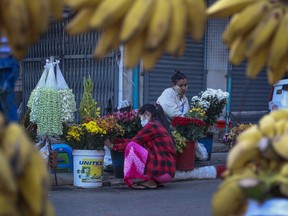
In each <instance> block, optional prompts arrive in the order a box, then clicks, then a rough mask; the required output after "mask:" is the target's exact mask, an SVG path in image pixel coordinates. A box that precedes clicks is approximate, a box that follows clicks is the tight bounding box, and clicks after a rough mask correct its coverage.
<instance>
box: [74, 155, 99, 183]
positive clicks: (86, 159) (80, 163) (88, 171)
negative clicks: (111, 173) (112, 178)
mask: <svg viewBox="0 0 288 216" xmlns="http://www.w3.org/2000/svg"><path fill="white" fill-rule="evenodd" d="M72 155H73V165H74V167H73V180H74V186H75V187H80V188H97V187H101V186H102V179H101V177H102V173H103V163H104V151H97V150H73V152H72Z"/></svg>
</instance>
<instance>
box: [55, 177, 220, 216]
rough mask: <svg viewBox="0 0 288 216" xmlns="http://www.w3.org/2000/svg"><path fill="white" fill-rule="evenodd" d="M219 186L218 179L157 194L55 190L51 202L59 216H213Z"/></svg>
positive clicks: (112, 189)
mask: <svg viewBox="0 0 288 216" xmlns="http://www.w3.org/2000/svg"><path fill="white" fill-rule="evenodd" d="M219 183H220V180H219V179H209V180H194V181H181V182H173V183H169V184H167V185H165V187H163V188H159V189H156V190H155V189H154V190H151V189H150V190H135V189H127V188H126V187H122V186H120V187H103V188H98V189H77V188H74V187H72V186H60V187H59V186H58V187H57V186H55V187H52V190H51V192H50V199H51V201H52V203H53V205H54V208H55V209H56V215H57V216H80V215H81V216H90V215H91V216H92V215H93V216H94V215H97V216H172V215H173V216H178V215H180V216H186V215H187V216H188V215H189V216H210V215H211V208H210V202H211V197H212V195H213V193H214V191H215V190H216V188H217V186H218V185H219Z"/></svg>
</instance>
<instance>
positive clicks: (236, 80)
mask: <svg viewBox="0 0 288 216" xmlns="http://www.w3.org/2000/svg"><path fill="white" fill-rule="evenodd" d="M246 65H247V64H246V63H242V64H241V65H239V66H237V67H235V66H233V68H232V90H231V111H232V112H243V113H242V114H241V115H238V116H236V119H237V120H238V121H239V122H241V123H249V122H251V123H257V122H258V120H259V118H260V117H261V116H263V113H265V112H266V111H267V112H268V101H269V93H270V90H271V86H270V85H269V83H268V81H267V75H266V70H263V71H261V73H260V74H259V75H258V76H257V77H256V79H254V80H249V79H248V78H247V77H246V74H245V70H246ZM254 111H255V112H254ZM245 113H246V114H245ZM249 113H250V114H249ZM253 113H254V114H253ZM236 119H234V122H235V121H236ZM232 121H233V118H232Z"/></svg>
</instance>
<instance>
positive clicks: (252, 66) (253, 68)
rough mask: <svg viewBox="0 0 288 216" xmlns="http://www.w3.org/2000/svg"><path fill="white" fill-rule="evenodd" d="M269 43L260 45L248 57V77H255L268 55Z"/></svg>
mask: <svg viewBox="0 0 288 216" xmlns="http://www.w3.org/2000/svg"><path fill="white" fill-rule="evenodd" d="M269 48H270V46H269V44H267V45H265V46H263V47H261V48H260V49H259V51H257V52H256V53H255V54H254V55H252V56H251V57H250V58H249V59H248V64H247V67H246V76H247V77H248V78H249V79H255V78H256V76H257V75H258V74H259V73H260V71H261V70H262V68H263V67H264V66H265V64H266V62H267V60H268V56H269Z"/></svg>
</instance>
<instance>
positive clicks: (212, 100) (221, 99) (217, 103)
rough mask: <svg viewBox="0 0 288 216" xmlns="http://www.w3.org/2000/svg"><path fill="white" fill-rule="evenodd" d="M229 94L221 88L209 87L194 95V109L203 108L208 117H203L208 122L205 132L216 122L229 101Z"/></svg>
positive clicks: (192, 102) (192, 101) (192, 105)
mask: <svg viewBox="0 0 288 216" xmlns="http://www.w3.org/2000/svg"><path fill="white" fill-rule="evenodd" d="M228 96H229V93H228V92H223V91H222V90H221V89H218V90H215V89H212V88H208V89H207V90H206V91H202V92H200V93H199V95H198V96H194V97H192V100H191V107H192V110H193V109H195V108H201V109H203V110H204V111H205V115H206V117H205V118H204V119H203V121H204V122H205V124H206V129H205V133H207V131H208V129H209V127H211V126H212V125H213V124H215V123H216V121H217V118H218V117H219V116H220V114H221V113H222V110H223V109H224V106H225V105H226V104H227V102H228Z"/></svg>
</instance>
